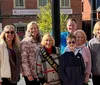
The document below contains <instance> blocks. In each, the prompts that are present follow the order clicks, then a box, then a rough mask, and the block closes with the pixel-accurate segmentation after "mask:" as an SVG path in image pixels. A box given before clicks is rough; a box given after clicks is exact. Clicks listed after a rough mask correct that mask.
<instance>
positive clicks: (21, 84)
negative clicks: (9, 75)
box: [17, 75, 26, 85]
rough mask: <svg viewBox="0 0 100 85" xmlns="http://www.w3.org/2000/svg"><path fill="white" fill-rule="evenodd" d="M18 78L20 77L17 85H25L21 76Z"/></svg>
mask: <svg viewBox="0 0 100 85" xmlns="http://www.w3.org/2000/svg"><path fill="white" fill-rule="evenodd" d="M20 76H21V79H20V81H19V82H18V84H17V85H26V84H25V81H24V78H23V77H22V75H20Z"/></svg>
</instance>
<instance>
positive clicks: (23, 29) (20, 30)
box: [17, 27, 25, 32]
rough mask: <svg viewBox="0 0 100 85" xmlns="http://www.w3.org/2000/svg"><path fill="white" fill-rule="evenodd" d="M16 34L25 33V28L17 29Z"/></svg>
mask: <svg viewBox="0 0 100 85" xmlns="http://www.w3.org/2000/svg"><path fill="white" fill-rule="evenodd" d="M17 32H25V27H17Z"/></svg>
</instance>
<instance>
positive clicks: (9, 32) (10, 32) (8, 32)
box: [5, 31, 15, 34]
mask: <svg viewBox="0 0 100 85" xmlns="http://www.w3.org/2000/svg"><path fill="white" fill-rule="evenodd" d="M5 33H7V34H14V33H15V32H14V31H6V32H5Z"/></svg>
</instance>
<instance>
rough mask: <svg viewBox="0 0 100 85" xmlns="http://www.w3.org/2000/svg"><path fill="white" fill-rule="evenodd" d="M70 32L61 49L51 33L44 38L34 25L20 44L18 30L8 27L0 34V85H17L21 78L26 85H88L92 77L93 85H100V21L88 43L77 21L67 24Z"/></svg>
mask: <svg viewBox="0 0 100 85" xmlns="http://www.w3.org/2000/svg"><path fill="white" fill-rule="evenodd" d="M67 30H68V31H67V32H61V47H60V48H59V47H56V46H55V40H54V38H53V36H52V35H51V34H50V33H46V34H44V35H43V37H42V35H41V33H40V31H39V27H38V25H37V23H36V22H35V21H32V22H29V23H28V24H27V29H26V32H25V36H24V38H23V39H22V40H21V41H20V39H19V37H18V35H17V33H16V31H15V27H14V26H13V25H6V26H5V27H4V30H3V31H2V33H1V34H0V85H17V83H18V82H19V80H20V74H22V76H23V77H24V80H25V83H26V85H87V84H88V81H89V77H90V75H91V74H92V80H93V85H99V84H100V82H99V80H100V68H99V63H100V58H99V54H100V46H99V45H100V21H98V22H97V23H96V24H95V26H94V30H93V34H94V37H93V38H92V39H91V40H90V41H89V42H87V36H86V34H85V32H84V31H83V30H78V29H77V22H76V20H75V19H72V18H71V19H68V20H67Z"/></svg>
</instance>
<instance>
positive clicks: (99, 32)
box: [96, 27, 100, 39]
mask: <svg viewBox="0 0 100 85" xmlns="http://www.w3.org/2000/svg"><path fill="white" fill-rule="evenodd" d="M96 37H97V38H99V39H100V28H99V27H98V28H97V30H96Z"/></svg>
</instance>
